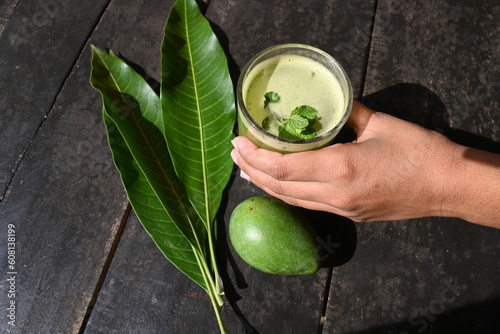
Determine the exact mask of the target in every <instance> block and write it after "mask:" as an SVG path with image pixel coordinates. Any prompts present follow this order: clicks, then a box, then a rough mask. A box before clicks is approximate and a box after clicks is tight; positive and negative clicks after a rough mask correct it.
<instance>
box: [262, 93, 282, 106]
mask: <svg viewBox="0 0 500 334" xmlns="http://www.w3.org/2000/svg"><path fill="white" fill-rule="evenodd" d="M280 98H281V97H280V96H279V95H278V93H275V92H267V93H266V94H265V95H264V108H265V107H267V105H268V104H269V102H273V103H276V102H279V100H280Z"/></svg>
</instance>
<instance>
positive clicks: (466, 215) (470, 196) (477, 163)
mask: <svg viewBox="0 0 500 334" xmlns="http://www.w3.org/2000/svg"><path fill="white" fill-rule="evenodd" d="M454 145H455V148H454V152H453V154H452V157H451V164H450V168H449V171H448V174H447V182H446V183H447V184H448V186H447V187H445V188H443V194H444V196H443V202H442V209H441V216H448V217H456V218H461V219H464V220H467V221H469V222H471V223H476V224H481V225H486V226H491V227H496V228H499V227H500V156H499V155H497V154H494V153H490V152H485V151H481V150H477V149H473V148H469V147H464V146H461V145H458V144H454Z"/></svg>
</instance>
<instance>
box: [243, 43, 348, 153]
mask: <svg viewBox="0 0 500 334" xmlns="http://www.w3.org/2000/svg"><path fill="white" fill-rule="evenodd" d="M267 92H275V93H277V94H278V95H279V96H280V100H279V102H276V103H273V102H271V103H269V104H268V105H267V106H266V107H264V95H265V94H266V93H267ZM352 99H353V96H352V87H351V83H350V80H349V78H348V76H347V74H346V72H345V71H344V69H343V68H342V66H341V65H340V64H339V63H338V62H337V61H336V60H335V59H334V58H333V57H332V56H330V55H329V54H327V53H326V52H324V51H322V50H319V49H317V48H314V47H311V46H308V45H302V44H282V45H276V46H272V47H270V48H268V49H265V50H264V51H261V52H260V53H258V54H257V55H255V56H254V57H253V58H252V59H251V60H250V61H249V62H248V63H247V64H246V65H245V67H244V68H243V71H242V73H241V75H240V78H239V80H238V86H237V104H238V129H239V135H242V136H246V137H248V138H249V139H250V140H251V141H252V142H254V143H255V144H256V145H257V146H259V147H263V148H267V149H270V150H274V151H278V152H283V153H291V152H300V151H308V150H313V149H317V148H321V147H324V146H326V145H328V144H330V143H331V142H332V141H333V139H334V138H335V136H336V135H337V134H338V132H339V131H340V129H341V128H342V127H343V126H344V124H345V123H346V121H347V119H348V118H349V115H350V113H351V108H352ZM302 105H307V106H310V107H312V108H314V109H315V110H317V113H318V118H317V120H316V122H315V124H314V126H313V127H314V130H315V131H316V133H317V136H316V137H314V138H311V139H286V138H282V137H279V136H278V127H279V125H280V124H283V122H282V119H283V117H288V116H290V113H291V111H292V110H293V109H294V108H295V107H299V106H302ZM266 118H267V119H266ZM264 123H266V124H264ZM264 127H265V128H266V129H264Z"/></svg>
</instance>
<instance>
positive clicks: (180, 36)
mask: <svg viewBox="0 0 500 334" xmlns="http://www.w3.org/2000/svg"><path fill="white" fill-rule="evenodd" d="M161 55H162V74H161V89H160V96H158V94H156V93H155V92H154V90H153V89H152V88H151V87H150V86H149V85H148V83H147V82H146V81H145V80H144V78H143V77H141V76H140V75H139V74H138V73H136V72H135V71H134V70H133V69H132V68H131V67H130V66H129V65H127V64H126V62H124V61H123V60H122V59H121V58H120V57H118V56H117V55H116V54H115V53H113V52H112V51H110V52H109V53H107V52H105V51H103V50H100V49H98V48H97V47H95V46H92V71H91V78H90V80H91V84H92V86H93V87H94V88H95V89H97V90H98V91H99V92H100V93H101V95H102V100H103V120H104V123H105V125H106V129H107V132H108V142H109V146H110V149H111V151H112V155H113V161H114V163H115V165H116V167H117V169H118V171H119V173H120V177H121V180H122V182H123V185H124V188H125V191H126V193H127V196H128V198H129V200H130V203H131V205H132V207H133V208H134V211H135V212H136V214H137V216H138V218H139V220H140V221H141V223H142V225H143V226H144V228H145V230H146V231H147V232H148V233H149V235H150V236H151V238H152V239H153V240H154V242H155V243H156V245H157V246H158V247H159V249H160V250H161V251H162V253H163V254H164V255H165V256H166V257H167V258H168V259H169V260H170V261H171V262H172V263H173V264H174V265H175V266H176V267H177V268H178V269H179V270H181V271H182V272H183V273H185V274H186V275H187V276H188V277H189V278H191V279H192V280H193V281H194V282H196V283H197V284H199V285H200V286H201V287H202V288H203V289H205V290H206V291H207V293H208V295H209V296H210V299H211V301H212V305H213V307H214V311H215V314H216V317H217V321H218V323H219V327H220V330H221V332H222V333H225V329H224V326H223V323H222V319H221V316H220V311H219V306H221V305H222V304H223V300H222V298H221V295H222V294H223V289H222V286H221V280H220V276H219V272H218V269H217V263H216V258H215V241H216V234H217V231H216V226H217V222H216V214H217V211H218V209H219V206H220V203H221V200H222V193H223V191H224V189H225V187H226V185H227V182H228V180H229V177H230V175H231V171H232V168H233V162H232V160H231V159H230V151H231V149H232V146H231V144H230V141H231V139H232V138H233V136H234V135H233V133H232V129H233V126H234V122H235V115H236V111H235V103H234V94H233V86H232V82H231V79H230V76H229V71H228V66H227V59H226V56H225V53H224V51H223V49H222V47H221V46H220V44H219V42H218V40H217V38H216V36H215V35H214V33H213V31H212V29H211V27H210V25H209V22H208V21H207V20H206V18H205V17H204V16H203V15H202V14H201V12H200V10H199V8H198V5H197V4H196V1H195V0H177V1H176V2H175V3H174V5H173V7H172V9H171V12H170V14H169V17H168V19H167V22H166V24H165V29H164V39H163V42H162V45H161Z"/></svg>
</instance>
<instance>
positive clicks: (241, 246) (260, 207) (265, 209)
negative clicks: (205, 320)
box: [229, 196, 320, 275]
mask: <svg viewBox="0 0 500 334" xmlns="http://www.w3.org/2000/svg"><path fill="white" fill-rule="evenodd" d="M316 237H317V236H316V233H315V231H314V229H313V228H312V226H311V225H310V224H309V222H308V221H306V220H305V218H304V217H303V216H302V215H300V214H299V212H298V211H297V209H295V208H294V207H293V206H291V205H288V204H286V203H285V202H283V201H281V200H279V199H277V198H274V197H267V196H256V197H250V198H248V199H246V200H244V201H243V202H241V203H240V204H238V206H237V207H236V208H235V209H234V211H233V212H232V213H231V217H230V220H229V238H230V240H231V243H232V245H233V247H234V249H235V251H236V253H238V255H239V256H240V257H241V258H242V259H243V260H244V261H245V262H246V263H248V264H249V265H250V266H252V267H254V268H256V269H258V270H261V271H263V272H266V273H271V274H280V275H305V274H313V273H315V272H316V271H318V269H319V266H320V260H319V254H318V244H317V242H316Z"/></svg>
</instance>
